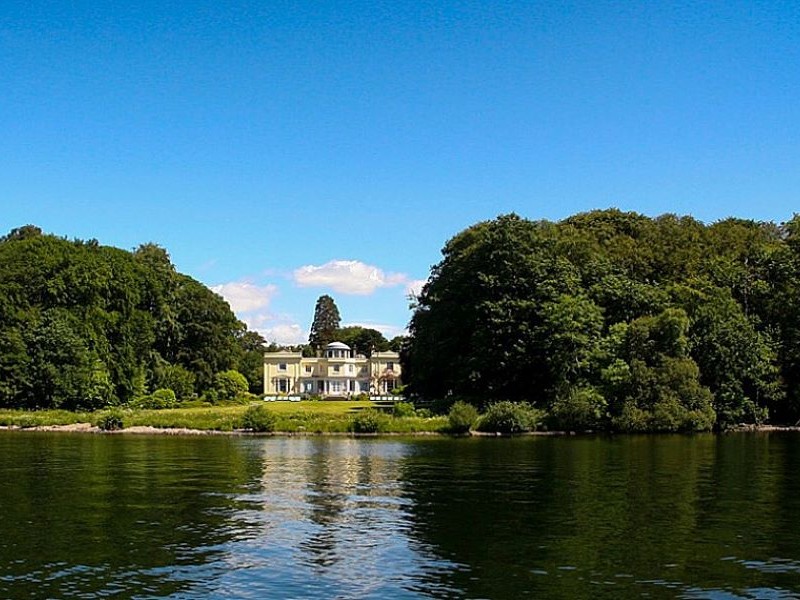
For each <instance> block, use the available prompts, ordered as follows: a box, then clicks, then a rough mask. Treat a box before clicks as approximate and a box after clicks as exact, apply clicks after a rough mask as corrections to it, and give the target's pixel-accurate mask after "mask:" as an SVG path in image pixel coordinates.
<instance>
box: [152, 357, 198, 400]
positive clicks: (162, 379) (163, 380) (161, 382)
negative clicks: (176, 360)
mask: <svg viewBox="0 0 800 600" xmlns="http://www.w3.org/2000/svg"><path fill="white" fill-rule="evenodd" d="M155 383H156V384H157V386H158V387H159V388H163V389H170V390H172V391H173V392H175V396H176V397H177V398H178V399H180V400H186V399H188V398H191V397H192V395H193V394H194V383H195V375H194V373H192V372H191V371H189V370H188V369H186V368H185V367H183V366H181V365H170V364H164V365H160V366H158V367H156V369H155Z"/></svg>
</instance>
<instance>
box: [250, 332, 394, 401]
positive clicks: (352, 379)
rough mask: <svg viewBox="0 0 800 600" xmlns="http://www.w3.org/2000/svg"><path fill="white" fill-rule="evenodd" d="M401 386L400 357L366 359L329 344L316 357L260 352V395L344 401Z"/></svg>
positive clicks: (381, 354) (375, 355)
mask: <svg viewBox="0 0 800 600" xmlns="http://www.w3.org/2000/svg"><path fill="white" fill-rule="evenodd" d="M400 385H401V380H400V355H399V354H398V353H397V352H373V353H372V356H370V357H369V358H367V357H366V356H363V355H361V354H355V353H354V352H353V350H352V349H351V348H350V346H348V345H346V344H343V343H341V342H332V343H330V344H328V345H327V346H325V350H324V352H323V354H322V356H320V357H306V356H303V354H302V352H291V351H284V350H280V351H277V352H265V353H264V394H265V395H267V396H272V395H278V396H280V395H300V396H312V395H317V396H323V397H325V398H329V397H338V398H347V397H350V396H355V395H358V394H369V395H371V396H376V395H384V394H388V393H390V392H391V391H392V390H393V389H395V388H396V387H399V386H400Z"/></svg>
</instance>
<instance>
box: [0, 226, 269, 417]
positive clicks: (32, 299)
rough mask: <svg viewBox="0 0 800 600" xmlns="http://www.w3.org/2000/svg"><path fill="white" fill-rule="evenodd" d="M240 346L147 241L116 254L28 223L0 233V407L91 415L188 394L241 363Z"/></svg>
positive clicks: (240, 338) (217, 309)
mask: <svg viewBox="0 0 800 600" xmlns="http://www.w3.org/2000/svg"><path fill="white" fill-rule="evenodd" d="M250 337H251V336H250ZM251 341H252V340H250V339H249V336H248V335H247V332H245V329H244V326H243V324H242V323H240V322H239V321H238V320H237V319H236V318H235V316H234V315H233V313H232V312H231V310H230V308H229V307H228V305H227V303H226V302H225V301H224V300H223V299H222V298H221V297H219V296H218V295H216V294H214V293H213V292H211V291H210V290H208V289H207V288H206V287H205V286H203V285H201V284H200V283H199V282H197V281H195V280H193V279H191V278H190V277H186V276H185V275H181V274H180V273H177V272H176V271H175V269H174V267H173V266H172V264H171V262H170V259H169V255H168V254H167V252H166V251H165V250H164V249H163V248H160V247H159V246H157V245H155V244H145V245H142V246H140V247H139V248H138V249H136V250H135V251H134V252H126V251H124V250H119V249H117V248H110V247H106V246H101V245H99V244H98V243H97V241H96V240H91V241H88V242H83V241H80V240H75V241H67V240H65V239H60V238H57V237H54V236H51V235H43V234H42V232H41V231H40V230H39V229H38V228H36V227H33V226H25V227H22V228H19V229H15V230H13V231H12V232H11V233H9V234H8V235H7V236H4V237H2V238H0V406H6V407H26V408H66V409H70V410H79V409H80V410H93V409H97V408H102V407H105V406H111V405H118V404H128V403H130V402H132V401H134V400H135V399H138V398H141V397H143V396H146V395H148V394H149V393H150V392H151V391H152V390H157V389H159V388H169V389H172V390H173V391H174V392H175V393H176V395H177V397H178V398H180V399H186V398H190V397H192V396H193V395H194V394H195V393H196V392H199V393H202V392H204V391H205V390H207V389H208V388H209V387H210V386H211V385H212V384H213V382H214V375H215V374H216V373H219V372H222V371H226V370H228V369H233V368H237V367H238V366H239V365H240V363H241V364H242V365H246V364H250V363H247V361H246V359H248V356H249V355H248V354H247V353H248V350H249V349H252V343H251ZM261 360H263V359H262V358H261V357H260V356H259V361H261ZM251 362H252V361H251ZM251 371H252V369H251ZM259 378H260V377H259Z"/></svg>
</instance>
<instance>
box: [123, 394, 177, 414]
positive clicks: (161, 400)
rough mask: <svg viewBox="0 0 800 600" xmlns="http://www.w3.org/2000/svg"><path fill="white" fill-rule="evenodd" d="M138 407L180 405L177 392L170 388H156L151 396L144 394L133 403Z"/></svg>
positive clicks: (152, 407) (172, 406)
mask: <svg viewBox="0 0 800 600" xmlns="http://www.w3.org/2000/svg"><path fill="white" fill-rule="evenodd" d="M132 405H133V406H135V407H136V408H149V409H156V410H158V409H161V408H175V407H176V406H177V405H178V399H177V398H176V397H175V392H173V391H172V390H170V389H160V390H156V391H155V392H153V393H152V394H150V395H149V396H142V397H141V398H139V399H138V400H136V401H134V402H133V403H132Z"/></svg>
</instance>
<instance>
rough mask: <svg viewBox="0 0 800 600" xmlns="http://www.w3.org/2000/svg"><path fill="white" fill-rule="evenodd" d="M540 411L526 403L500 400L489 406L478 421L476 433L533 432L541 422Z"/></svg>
mask: <svg viewBox="0 0 800 600" xmlns="http://www.w3.org/2000/svg"><path fill="white" fill-rule="evenodd" d="M542 417H543V413H542V411H540V410H538V409H536V408H534V407H533V405H532V404H530V403H528V402H510V401H508V400H501V401H500V402H495V403H493V404H490V405H489V406H488V407H487V408H486V412H485V413H483V415H481V418H480V419H479V420H478V427H477V429H478V431H485V432H492V433H524V432H527V431H535V430H536V428H537V427H538V426H539V425H540V423H541V421H542Z"/></svg>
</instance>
